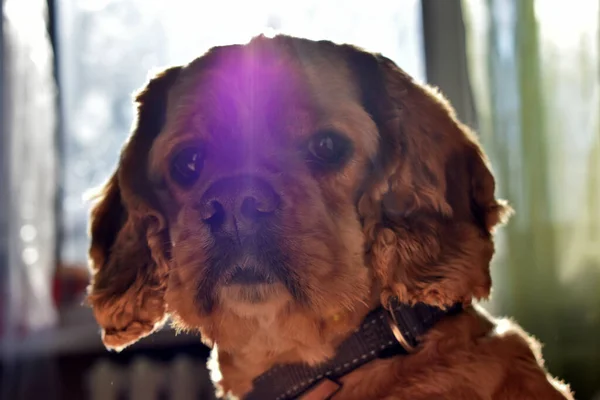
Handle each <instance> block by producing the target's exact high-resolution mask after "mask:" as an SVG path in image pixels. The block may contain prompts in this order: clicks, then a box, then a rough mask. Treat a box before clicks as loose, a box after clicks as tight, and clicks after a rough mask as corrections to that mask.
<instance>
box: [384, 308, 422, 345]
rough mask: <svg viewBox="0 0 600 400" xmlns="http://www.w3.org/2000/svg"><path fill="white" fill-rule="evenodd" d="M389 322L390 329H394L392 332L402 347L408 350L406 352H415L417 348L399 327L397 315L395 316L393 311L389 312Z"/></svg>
mask: <svg viewBox="0 0 600 400" xmlns="http://www.w3.org/2000/svg"><path fill="white" fill-rule="evenodd" d="M387 322H388V324H389V326H390V329H391V330H392V333H393V334H394V337H395V338H396V340H397V341H398V343H400V345H401V346H402V348H403V349H404V350H406V352H407V353H409V354H410V353H414V352H415V351H416V348H415V347H414V346H412V345H411V344H410V343H409V342H408V340H406V338H405V337H404V335H403V334H402V331H401V330H400V328H399V327H398V322H396V317H395V316H394V313H393V312H389V311H388V312H387Z"/></svg>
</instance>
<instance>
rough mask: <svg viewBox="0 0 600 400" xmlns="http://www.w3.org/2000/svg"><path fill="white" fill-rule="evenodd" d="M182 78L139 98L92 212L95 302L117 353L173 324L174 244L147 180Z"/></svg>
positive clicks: (171, 77)
mask: <svg viewBox="0 0 600 400" xmlns="http://www.w3.org/2000/svg"><path fill="white" fill-rule="evenodd" d="M179 70H180V68H179V67H175V68H171V69H168V70H166V71H164V72H162V73H161V74H159V75H157V76H156V77H154V78H153V79H151V80H150V82H149V83H148V85H147V86H146V87H145V88H144V89H143V90H142V91H141V92H140V93H138V95H137V96H136V102H137V105H138V113H137V124H136V126H135V127H134V130H133V133H132V135H131V136H130V139H129V140H128V142H127V143H126V144H125V146H124V148H123V151H122V153H121V158H120V161H119V165H118V167H117V170H116V172H115V173H114V174H113V176H112V177H111V178H110V180H109V181H108V182H107V183H106V185H105V186H104V188H103V190H102V192H101V193H100V195H99V196H98V202H97V203H96V204H95V205H94V206H93V208H92V212H91V228H90V234H91V246H90V250H89V255H90V268H91V272H92V279H91V283H90V285H89V287H88V297H87V300H88V302H89V304H90V305H91V306H92V308H93V311H94V316H95V317H96V320H97V321H98V323H99V324H100V326H101V327H102V341H103V342H104V344H105V346H106V347H107V348H110V349H115V350H121V349H123V348H124V347H126V346H128V345H129V344H131V343H133V342H135V341H137V340H138V339H140V338H142V337H144V336H146V335H149V334H150V333H152V331H154V330H155V329H156V328H157V327H159V326H160V325H161V324H162V323H163V322H164V320H165V319H166V312H165V301H164V298H163V297H164V292H165V289H166V286H165V285H166V282H167V279H166V275H167V273H168V264H167V262H168V260H167V256H166V254H168V252H169V251H170V249H169V248H167V247H168V246H169V239H168V234H167V231H166V221H165V219H164V217H163V215H162V214H161V212H160V211H159V208H158V205H157V203H158V202H157V201H156V198H155V196H154V195H153V192H152V190H151V188H150V185H149V183H148V178H147V175H146V174H147V164H148V154H149V152H150V149H151V146H152V143H153V141H154V139H155V138H156V137H157V136H158V134H159V133H160V130H161V128H162V125H163V123H164V118H165V109H166V103H167V93H168V89H169V88H170V87H171V85H172V84H173V82H174V81H175V79H176V78H177V76H178V74H179Z"/></svg>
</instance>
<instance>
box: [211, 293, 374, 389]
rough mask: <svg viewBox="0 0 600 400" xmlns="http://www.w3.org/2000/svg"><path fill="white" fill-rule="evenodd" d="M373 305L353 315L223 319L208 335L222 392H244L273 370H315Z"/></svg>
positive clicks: (225, 316) (227, 316)
mask: <svg viewBox="0 0 600 400" xmlns="http://www.w3.org/2000/svg"><path fill="white" fill-rule="evenodd" d="M377 306H378V303H375V302H373V304H368V303H364V304H363V303H361V304H359V305H357V308H356V309H355V310H353V311H343V310H339V311H338V312H333V313H326V314H321V315H319V313H301V312H299V313H287V312H285V311H284V312H283V313H284V315H277V316H276V315H255V316H253V317H252V318H248V317H246V318H244V317H240V316H238V315H235V314H229V313H224V314H222V315H223V317H222V318H221V320H220V321H218V322H216V323H215V324H213V325H212V326H213V329H212V332H211V333H212V335H210V336H211V337H213V338H214V343H215V346H216V350H217V353H218V354H217V355H218V364H219V370H220V374H221V376H222V380H221V382H220V385H221V386H222V387H223V389H224V390H225V391H229V390H230V391H231V392H232V393H234V394H236V395H240V394H243V393H246V392H248V391H249V390H250V389H251V388H252V381H253V380H254V379H255V378H256V377H258V376H259V375H261V374H263V373H264V372H265V371H267V370H269V369H270V368H272V367H273V366H275V365H277V364H293V363H305V364H308V365H316V364H318V363H321V362H323V361H325V360H327V359H329V358H331V357H333V356H334V354H335V349H336V348H337V346H338V345H339V344H340V343H341V342H342V341H343V340H344V339H345V338H346V337H347V336H348V335H349V334H350V333H351V332H352V331H353V330H355V329H356V327H357V326H359V325H360V323H361V321H362V320H363V319H364V317H365V316H366V315H367V314H368V313H369V311H371V310H372V309H374V308H376V307H377Z"/></svg>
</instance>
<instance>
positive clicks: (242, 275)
mask: <svg viewBox="0 0 600 400" xmlns="http://www.w3.org/2000/svg"><path fill="white" fill-rule="evenodd" d="M275 281H276V279H275V277H274V276H273V274H269V272H268V271H266V270H264V269H262V268H260V267H257V266H246V267H241V266H236V267H234V268H233V269H232V271H231V273H229V274H228V276H227V277H226V278H225V285H236V284H237V285H259V284H271V283H275Z"/></svg>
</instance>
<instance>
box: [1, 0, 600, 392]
mask: <svg viewBox="0 0 600 400" xmlns="http://www.w3.org/2000/svg"><path fill="white" fill-rule="evenodd" d="M0 4H1V6H2V18H1V19H0V39H1V40H0V93H1V96H0V122H1V124H0V398H2V399H52V400H54V399H101V400H113V399H115V400H116V399H192V398H194V399H198V398H206V399H209V398H211V395H210V392H211V387H210V383H209V381H208V373H207V370H206V368H205V366H204V365H205V360H206V357H207V354H208V350H207V349H206V348H205V347H203V346H202V345H201V344H200V341H199V339H198V338H197V337H195V336H188V335H177V336H176V335H175V334H174V333H173V332H172V331H171V330H169V329H165V330H163V331H161V332H160V333H159V334H156V335H154V336H151V337H149V338H146V339H145V340H142V341H141V342H139V343H138V344H136V345H135V346H133V347H132V348H131V349H128V350H126V351H124V352H122V353H120V354H113V353H108V352H107V351H106V350H104V348H103V347H102V344H101V342H100V336H99V329H98V327H97V325H96V324H95V322H94V320H93V318H92V315H91V312H90V310H89V309H88V308H86V307H83V306H82V300H83V295H84V290H85V286H86V283H87V279H88V276H87V274H88V272H87V261H86V251H87V242H88V238H87V213H88V204H86V203H85V202H84V201H83V193H84V192H85V191H86V190H88V189H90V188H93V187H96V186H98V185H99V184H101V183H102V182H103V181H104V180H105V179H106V178H107V177H108V176H109V174H110V173H111V171H112V169H113V168H114V167H115V163H116V160H117V157H118V154H119V150H120V147H121V145H122V143H123V141H124V140H125V138H126V137H127V135H128V132H129V128H130V125H131V123H132V117H133V113H132V111H133V107H132V93H133V91H134V90H136V89H138V88H140V86H141V85H142V84H143V83H144V81H145V80H146V77H147V76H148V71H149V70H151V69H156V68H158V67H162V66H168V65H172V64H179V63H187V62H189V61H191V60H192V59H193V58H195V57H197V56H199V55H201V54H202V53H203V52H204V51H206V50H207V49H208V48H210V47H212V46H214V45H219V44H227V43H234V42H245V41H247V40H248V39H249V37H251V36H253V35H255V34H257V33H260V32H265V31H279V32H284V33H289V34H294V35H299V36H304V37H308V38H313V39H330V40H333V41H336V42H346V43H353V44H356V45H359V46H362V47H365V48H367V49H369V50H372V51H376V52H382V53H383V54H385V55H387V56H388V57H390V58H392V59H393V60H394V61H396V63H397V64H398V65H400V66H401V67H402V68H403V69H405V70H406V71H407V72H409V73H410V74H412V75H413V76H415V77H416V78H417V79H418V80H420V81H423V82H429V83H431V84H433V85H436V86H439V87H440V89H441V90H442V92H444V93H445V94H446V96H447V97H449V98H450V100H451V102H452V103H453V104H454V106H455V108H456V109H457V111H458V114H459V116H460V118H461V119H462V120H463V122H465V123H467V124H468V125H470V126H471V127H473V128H474V129H475V130H476V131H477V132H478V133H479V135H480V138H481V140H482V142H483V144H484V147H485V149H486V151H487V153H488V154H489V156H490V158H491V160H492V164H493V167H494V170H495V173H496V176H497V180H498V183H499V188H498V192H499V195H500V197H503V198H506V199H509V200H510V201H511V203H512V204H513V206H514V207H515V208H516V210H517V213H516V216H515V217H514V218H513V219H512V220H511V222H510V224H509V225H508V226H506V227H504V228H502V229H501V230H500V231H499V232H498V234H497V254H496V257H495V259H494V263H493V278H494V292H493V295H492V298H491V300H490V301H488V302H486V303H485V306H486V307H487V308H488V309H490V310H491V311H492V312H493V313H495V314H497V315H511V316H513V317H514V319H515V320H516V321H517V322H519V323H520V324H521V325H522V326H523V327H524V328H525V329H526V330H527V331H529V332H530V333H532V334H534V335H535V336H536V337H537V338H539V339H540V340H541V341H542V342H543V343H544V344H545V347H544V354H545V358H546V360H547V366H548V369H549V370H550V372H551V373H552V374H555V375H559V376H561V377H562V378H564V379H565V380H566V381H568V382H569V383H570V384H571V386H572V387H573V389H574V390H575V392H576V397H577V398H578V399H595V400H598V399H600V60H599V51H600V0H570V1H567V2H561V1H554V0H463V1H460V0H421V1H419V0H395V1H384V0H371V1H369V2H365V1H358V0H345V1H344V2H343V3H341V2H337V1H325V0H305V1H294V2H282V1H279V0H253V1H245V0H237V1H236V0H220V1H217V2H190V1H188V0H170V1H168V2H164V1H159V0H47V1H46V0H0Z"/></svg>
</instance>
